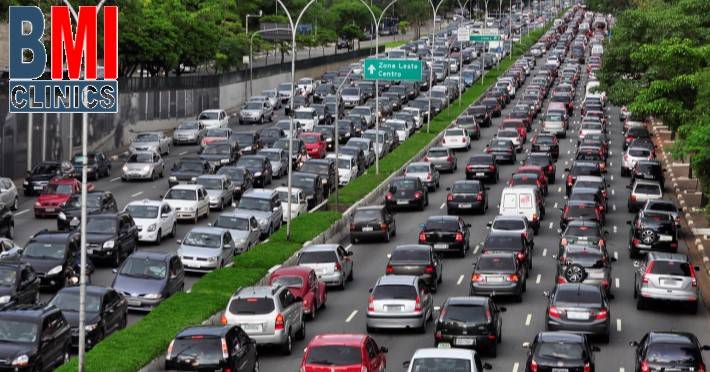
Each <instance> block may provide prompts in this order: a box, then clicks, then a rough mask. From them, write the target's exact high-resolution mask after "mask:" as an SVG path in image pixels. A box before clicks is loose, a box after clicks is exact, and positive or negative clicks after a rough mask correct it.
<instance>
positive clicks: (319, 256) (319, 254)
mask: <svg viewBox="0 0 710 372" xmlns="http://www.w3.org/2000/svg"><path fill="white" fill-rule="evenodd" d="M335 262H338V256H337V255H336V254H335V251H305V252H302V253H301V255H300V256H298V264H299V265H301V264H318V263H335Z"/></svg>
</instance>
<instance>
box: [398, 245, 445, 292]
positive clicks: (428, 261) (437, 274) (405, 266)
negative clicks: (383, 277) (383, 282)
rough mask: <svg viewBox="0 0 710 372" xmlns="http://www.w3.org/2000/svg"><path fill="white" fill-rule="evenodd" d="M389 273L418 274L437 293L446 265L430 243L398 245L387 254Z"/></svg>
mask: <svg viewBox="0 0 710 372" xmlns="http://www.w3.org/2000/svg"><path fill="white" fill-rule="evenodd" d="M387 256H388V258H389V261H388V262H387V267H386V269H385V273H386V274H387V275H416V276H418V277H420V278H421V279H422V280H424V284H426V285H428V286H429V289H430V290H431V292H432V293H436V290H437V289H438V288H439V284H441V282H442V280H443V279H442V278H443V275H444V265H443V263H442V262H441V259H440V258H439V255H438V254H437V253H436V252H434V251H433V250H432V248H431V246H429V245H417V244H407V245H398V246H397V247H395V248H394V250H393V251H392V253H390V254H388V255H387Z"/></svg>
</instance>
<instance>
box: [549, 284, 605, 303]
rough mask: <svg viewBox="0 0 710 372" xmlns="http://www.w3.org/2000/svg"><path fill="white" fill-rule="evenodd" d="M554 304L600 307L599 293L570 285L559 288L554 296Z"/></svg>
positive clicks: (600, 296) (600, 298) (600, 297)
mask: <svg viewBox="0 0 710 372" xmlns="http://www.w3.org/2000/svg"><path fill="white" fill-rule="evenodd" d="M555 302H556V303H560V302H566V303H572V304H587V305H601V304H602V295H601V291H599V290H593V289H588V288H584V287H579V288H578V286H577V285H572V286H570V287H560V288H558V289H557V293H556V294H555Z"/></svg>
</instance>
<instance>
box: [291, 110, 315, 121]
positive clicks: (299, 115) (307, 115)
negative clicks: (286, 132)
mask: <svg viewBox="0 0 710 372" xmlns="http://www.w3.org/2000/svg"><path fill="white" fill-rule="evenodd" d="M293 117H294V119H307V120H312V119H313V111H310V110H306V111H296V112H295V113H294V114H293Z"/></svg>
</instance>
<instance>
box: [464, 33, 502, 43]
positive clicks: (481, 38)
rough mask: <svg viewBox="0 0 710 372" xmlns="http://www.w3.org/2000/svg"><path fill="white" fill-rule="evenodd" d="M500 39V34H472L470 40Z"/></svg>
mask: <svg viewBox="0 0 710 372" xmlns="http://www.w3.org/2000/svg"><path fill="white" fill-rule="evenodd" d="M498 40H500V35H478V34H476V35H471V37H470V38H469V41H482V42H486V41H498Z"/></svg>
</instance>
